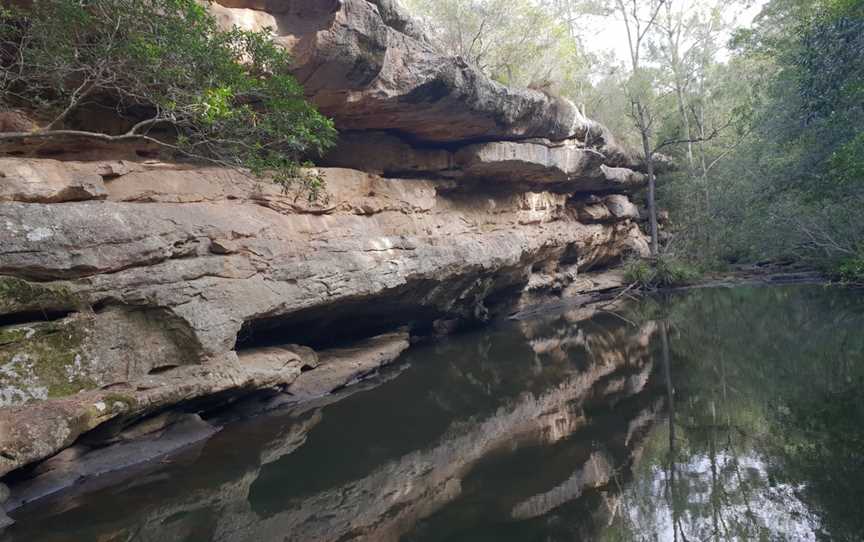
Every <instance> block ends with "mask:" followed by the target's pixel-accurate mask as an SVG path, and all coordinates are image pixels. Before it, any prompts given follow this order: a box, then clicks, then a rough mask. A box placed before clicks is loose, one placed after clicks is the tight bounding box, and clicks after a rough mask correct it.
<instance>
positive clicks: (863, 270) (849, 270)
mask: <svg viewBox="0 0 864 542" xmlns="http://www.w3.org/2000/svg"><path fill="white" fill-rule="evenodd" d="M836 275H837V276H839V277H840V279H841V280H843V281H845V282H852V283H858V284H864V252H862V253H859V254H858V255H856V256H852V257H849V258H844V259H843V260H841V261H840V263H839V265H838V266H837V269H836Z"/></svg>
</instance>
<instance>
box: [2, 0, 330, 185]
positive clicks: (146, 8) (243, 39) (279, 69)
mask: <svg viewBox="0 0 864 542" xmlns="http://www.w3.org/2000/svg"><path fill="white" fill-rule="evenodd" d="M290 63H291V59H290V57H289V55H288V54H287V52H285V51H284V50H283V49H281V48H280V47H278V46H276V45H275V44H274V43H273V41H272V36H271V32H270V31H269V30H264V31H260V32H252V31H245V30H240V29H238V28H234V29H232V30H222V29H220V28H219V27H218V25H217V23H216V21H215V19H214V18H213V17H212V16H211V15H210V14H209V13H208V12H207V10H206V9H205V8H204V7H202V6H201V5H199V4H198V3H196V1H195V0H89V1H87V2H81V1H80V0H40V1H38V2H34V3H33V5H32V7H31V8H29V9H27V10H12V9H8V8H7V9H3V10H2V11H0V64H2V65H0V68H2V73H3V74H4V76H3V77H2V78H0V109H12V108H23V109H27V110H30V111H37V112H38V113H39V114H40V115H42V116H44V117H45V118H46V125H45V126H43V127H42V128H40V129H38V130H36V131H35V132H33V133H29V134H0V138H5V139H9V138H18V139H26V138H34V137H55V136H63V135H77V136H81V137H93V138H97V139H101V140H105V141H124V140H146V141H149V142H150V143H155V144H158V145H161V146H162V147H164V148H168V149H171V151H172V152H175V153H178V154H180V155H184V156H186V157H192V158H198V159H207V160H210V161H213V162H216V163H219V164H222V165H226V166H232V167H239V168H248V169H250V170H252V171H253V172H255V173H256V174H259V175H260V174H263V173H264V172H267V173H269V174H271V175H273V177H274V178H275V180H276V181H278V182H281V183H283V184H285V185H286V186H287V185H288V184H290V183H292V182H293V181H294V180H296V179H297V178H299V177H301V175H300V164H301V160H303V159H304V158H305V157H307V156H312V155H315V154H319V153H321V152H323V151H324V150H326V149H327V148H329V147H330V146H332V144H333V142H334V140H335V136H336V132H335V129H334V127H333V123H332V121H330V120H329V119H327V118H326V117H324V116H322V115H321V114H320V113H318V112H317V111H316V110H315V108H314V107H313V106H311V105H310V104H309V103H308V102H307V101H306V100H305V98H304V95H303V89H302V88H301V86H300V85H299V83H298V82H297V81H296V80H295V79H294V78H293V77H292V76H291V75H290V72H289V68H290ZM94 108H103V109H104V108H108V110H109V111H110V110H114V111H116V112H117V113H118V114H119V115H120V116H121V117H122V118H124V119H125V120H126V121H127V126H126V127H124V128H123V130H124V131H122V132H120V133H102V132H98V133H94V132H87V131H86V126H85V128H84V129H83V130H82V131H75V132H76V133H70V132H73V131H71V130H67V129H65V128H67V127H68V125H69V124H70V122H71V121H73V120H75V119H76V118H77V117H76V114H77V115H78V116H81V117H83V116H84V115H86V114H87V113H88V112H90V111H92V110H94ZM85 124H86V123H85ZM303 180H304V183H306V185H307V186H306V188H308V189H309V191H310V193H313V194H314V193H315V192H317V190H318V189H320V182H321V181H320V177H304V179H303Z"/></svg>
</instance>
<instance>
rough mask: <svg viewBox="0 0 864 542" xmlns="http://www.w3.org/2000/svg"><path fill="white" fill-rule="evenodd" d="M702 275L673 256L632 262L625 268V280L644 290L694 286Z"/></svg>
mask: <svg viewBox="0 0 864 542" xmlns="http://www.w3.org/2000/svg"><path fill="white" fill-rule="evenodd" d="M700 276H701V273H700V272H699V270H698V269H697V268H695V267H693V266H692V265H690V264H688V263H685V262H683V261H681V260H678V259H676V258H674V257H671V256H660V257H658V258H656V259H655V260H653V261H652V260H631V261H629V262H627V263H626V264H625V266H624V278H625V280H626V281H627V282H629V283H631V284H632V283H636V284H637V285H638V286H640V287H642V288H671V287H675V286H685V285H687V284H692V283H693V282H695V281H696V280H698V279H699V277H700Z"/></svg>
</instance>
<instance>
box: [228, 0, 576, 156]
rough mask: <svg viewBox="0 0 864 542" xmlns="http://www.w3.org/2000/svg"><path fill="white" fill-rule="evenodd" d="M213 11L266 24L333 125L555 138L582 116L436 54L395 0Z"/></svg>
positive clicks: (309, 1)
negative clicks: (333, 121) (332, 119)
mask: <svg viewBox="0 0 864 542" xmlns="http://www.w3.org/2000/svg"><path fill="white" fill-rule="evenodd" d="M212 10H213V12H214V13H215V14H216V15H217V17H218V19H219V20H220V21H221V22H222V24H223V25H224V26H226V27H228V26H231V25H237V26H240V27H243V28H249V29H260V28H263V27H266V26H270V27H273V28H274V29H275V31H276V35H277V37H276V40H277V42H278V43H280V44H281V45H282V46H283V47H285V48H286V49H288V50H289V51H290V52H291V54H292V55H293V57H294V59H295V62H296V68H295V70H294V73H295V75H296V76H297V78H298V79H299V80H300V82H301V83H302V84H303V86H304V88H305V90H306V92H307V94H308V95H309V97H310V98H311V100H312V101H313V102H314V103H315V104H316V105H317V106H318V107H319V109H320V110H321V111H322V112H323V113H324V114H326V115H328V116H330V117H333V118H334V119H335V121H336V125H337V127H338V128H339V129H340V130H388V131H397V132H400V133H402V134H406V135H408V136H410V137H412V138H414V139H417V140H422V141H427V142H439V143H441V142H454V141H465V140H470V139H477V138H494V139H515V138H526V137H546V138H549V139H558V140H560V139H566V138H568V137H570V136H572V135H573V134H574V133H576V132H578V131H580V130H584V129H585V126H586V124H587V119H585V118H584V117H582V116H581V114H580V113H579V111H578V109H577V108H576V107H575V106H574V105H573V104H572V103H570V102H568V101H567V100H563V99H561V98H557V97H555V96H551V95H547V94H544V93H542V92H539V91H536V90H529V89H512V88H508V87H505V86H504V85H501V84H499V83H497V82H495V81H492V80H491V79H490V78H489V77H487V76H485V75H484V74H482V73H481V72H480V71H479V70H478V69H477V68H476V67H474V66H471V65H469V64H467V63H466V62H464V61H463V60H461V59H459V58H453V57H449V56H446V55H444V54H442V53H441V52H440V51H439V50H438V49H437V48H436V47H435V46H434V45H433V44H431V43H430V42H429V40H428V39H427V38H426V37H425V34H424V33H423V31H422V28H421V26H420V25H419V24H418V23H416V22H414V21H413V20H412V19H411V17H410V16H409V15H407V14H406V13H404V12H403V11H402V9H401V8H400V7H399V6H398V4H397V3H396V2H393V1H392V0H386V1H385V0H376V1H374V2H372V1H368V0H340V1H336V0H298V1H293V2H276V1H264V0H249V1H245V0H225V1H219V2H218V5H216V6H214V7H213V8H212Z"/></svg>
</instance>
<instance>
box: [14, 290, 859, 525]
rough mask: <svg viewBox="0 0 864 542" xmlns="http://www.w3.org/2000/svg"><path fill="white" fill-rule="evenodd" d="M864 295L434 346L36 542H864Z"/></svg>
mask: <svg viewBox="0 0 864 542" xmlns="http://www.w3.org/2000/svg"><path fill="white" fill-rule="evenodd" d="M862 389H864V291H861V290H851V289H843V288H827V287H824V286H819V285H794V286H776V287H746V286H739V287H735V288H711V289H708V288H706V289H697V290H691V291H687V292H680V293H674V294H666V295H662V296H654V297H648V298H645V299H643V300H641V301H639V302H633V303H630V304H628V305H626V306H624V307H621V308H617V309H615V310H614V311H599V312H596V313H594V314H593V315H589V314H586V311H585V310H572V311H566V310H564V311H557V312H554V313H552V314H546V315H544V316H542V317H537V318H533V319H530V320H522V321H511V322H504V323H500V324H496V325H494V326H491V327H488V328H485V329H482V330H478V331H474V332H470V333H464V334H460V335H455V336H452V337H448V338H446V339H442V340H438V341H435V342H428V343H423V344H419V345H416V346H415V347H412V348H411V349H409V350H408V351H407V352H406V353H405V354H403V356H402V358H401V360H400V363H399V364H397V365H396V366H394V367H393V368H392V369H390V370H388V371H387V372H385V373H383V374H381V375H379V376H377V377H376V378H374V379H373V380H371V381H368V382H364V383H361V384H359V385H358V386H355V387H352V388H349V389H347V390H345V391H344V392H342V397H340V398H339V399H340V400H339V401H336V400H335V399H336V398H335V397H333V398H325V399H322V400H321V401H318V402H316V403H311V404H307V405H304V406H302V407H299V408H298V407H293V408H281V409H276V410H273V411H270V412H268V413H266V414H262V415H257V416H255V417H251V418H249V417H242V416H240V414H242V412H243V411H244V408H247V409H248V408H255V407H256V406H258V405H255V404H247V405H240V406H238V407H237V408H235V409H232V410H231V411H229V412H226V413H223V414H222V416H223V417H224V422H223V423H224V428H223V430H222V431H220V432H219V433H217V434H216V435H215V436H213V437H212V438H211V439H209V440H208V441H207V442H205V443H202V444H199V445H196V446H194V447H193V448H190V449H187V450H186V451H184V452H182V453H180V454H178V455H176V456H174V457H172V458H170V459H168V460H164V461H162V462H159V463H157V464H155V465H149V466H147V467H143V468H139V469H138V470H137V471H135V472H134V473H132V474H131V475H128V476H126V477H125V479H124V480H113V479H111V480H109V479H106V480H104V481H103V482H102V483H96V484H91V486H90V487H87V488H82V489H86V491H83V490H80V489H79V490H78V491H76V492H74V493H67V494H65V495H60V496H58V497H55V498H52V499H51V500H49V501H44V502H39V503H34V504H32V505H29V506H26V507H23V508H21V509H19V510H17V511H16V512H15V513H14V514H13V517H14V518H15V519H16V520H17V522H18V523H17V524H16V525H15V526H13V527H12V528H10V529H9V530H8V531H6V534H5V537H4V536H0V540H2V541H4V542H19V541H25V540H26V541H45V542H54V541H57V542H59V541H63V542H69V541H75V542H77V541H81V542H84V541H87V542H90V541H99V542H108V541H118V542H132V541H142V542H143V541H148V542H149V541H154V542H156V541H158V542H169V541H170V542H173V541H188V542H208V541H220V542H223V541H224V542H228V541H238V542H239V541H254V542H270V541H277V540H278V541H283V540H285V541H295V540H296V541H304V542H305V541H334V542H335V541H346V540H374V541H379V540H380V541H397V540H403V541H544V542H545V541H559V540H560V541H564V540H567V541H571V540H586V541H589V540H591V541H594V540H596V541H630V540H646V541H647V540H662V541H666V540H669V541H678V540H681V541H709V540H717V541H720V540H722V541H733V540H735V541H738V540H742V541H743V540H802V541H821V540H838V541H847V540H849V541H852V540H856V541H857V540H862V533H864V514H862V511H864V508H862V506H864V505H862V503H864V401H862V391H861V390H862Z"/></svg>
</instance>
